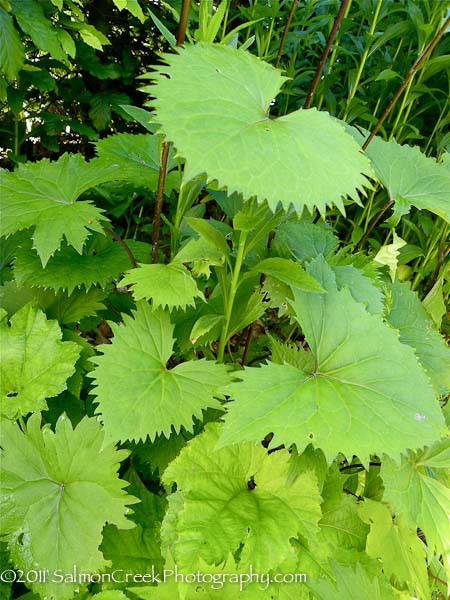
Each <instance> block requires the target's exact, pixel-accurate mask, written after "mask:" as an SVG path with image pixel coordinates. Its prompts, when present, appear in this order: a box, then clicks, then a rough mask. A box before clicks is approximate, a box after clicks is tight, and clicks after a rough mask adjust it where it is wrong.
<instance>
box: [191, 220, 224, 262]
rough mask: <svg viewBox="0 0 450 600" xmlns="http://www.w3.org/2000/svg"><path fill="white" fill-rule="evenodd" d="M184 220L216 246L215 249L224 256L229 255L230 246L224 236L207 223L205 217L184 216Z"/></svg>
mask: <svg viewBox="0 0 450 600" xmlns="http://www.w3.org/2000/svg"><path fill="white" fill-rule="evenodd" d="M184 220H185V221H186V223H187V224H188V225H189V227H192V229H193V230H194V231H195V232H196V233H198V235H199V236H200V237H201V238H203V239H205V240H206V241H207V242H208V243H209V244H211V245H212V246H214V247H215V248H217V250H220V252H222V254H224V256H228V255H229V253H230V248H229V246H228V244H227V242H226V240H225V237H224V236H223V235H222V233H221V232H220V231H218V230H217V229H215V228H214V227H213V226H212V225H211V224H210V223H208V221H206V220H205V219H196V218H194V217H185V219H184Z"/></svg>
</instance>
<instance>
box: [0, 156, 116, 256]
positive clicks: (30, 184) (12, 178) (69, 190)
mask: <svg viewBox="0 0 450 600" xmlns="http://www.w3.org/2000/svg"><path fill="white" fill-rule="evenodd" d="M119 178H120V174H119V172H118V170H117V168H116V167H115V166H114V165H109V166H106V165H104V164H102V163H101V162H99V161H98V160H94V161H91V162H90V163H86V162H85V161H84V159H83V158H82V157H81V155H79V154H70V155H69V154H64V155H63V156H61V158H59V160H58V161H56V162H50V161H49V160H47V159H42V160H41V161H39V162H37V163H26V164H21V165H20V166H19V168H18V169H17V170H16V171H14V172H12V173H11V172H9V171H6V170H2V171H0V186H1V188H2V204H3V214H2V219H1V224H0V234H1V235H5V236H8V235H11V234H12V233H15V232H16V231H20V230H22V229H28V228H29V227H34V231H33V235H32V238H33V240H34V248H35V249H36V250H37V253H38V254H39V257H40V259H41V262H42V265H43V266H44V267H45V265H46V264H47V262H48V259H49V258H50V256H52V255H53V254H54V252H55V250H57V249H58V248H59V247H60V245H61V241H62V238H63V236H64V237H65V238H66V240H67V243H68V244H69V245H71V246H73V247H74V248H75V250H76V251H77V252H78V253H80V254H81V251H82V248H83V244H84V242H85V241H86V239H87V237H88V235H89V230H93V231H99V232H102V231H103V229H102V226H101V221H106V220H107V219H106V217H104V216H103V215H102V210H101V209H99V208H97V207H96V206H94V205H93V204H92V203H91V202H89V201H79V202H76V200H77V198H78V197H79V196H80V195H81V194H82V193H83V192H85V191H86V190H88V189H89V188H92V187H94V186H96V185H99V184H100V183H104V182H106V181H111V180H114V179H119Z"/></svg>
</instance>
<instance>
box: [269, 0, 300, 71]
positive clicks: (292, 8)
mask: <svg viewBox="0 0 450 600" xmlns="http://www.w3.org/2000/svg"><path fill="white" fill-rule="evenodd" d="M297 2H298V0H293V2H292V5H291V10H290V11H289V14H288V18H287V21H286V24H285V26H284V29H283V35H282V36H281V41H280V47H279V48H278V54H277V59H276V61H275V66H276V67H278V66H279V64H280V60H281V55H282V54H283V48H284V44H285V42H286V36H287V32H288V31H289V27H290V25H291V21H292V17H293V16H294V12H295V9H296V8H297Z"/></svg>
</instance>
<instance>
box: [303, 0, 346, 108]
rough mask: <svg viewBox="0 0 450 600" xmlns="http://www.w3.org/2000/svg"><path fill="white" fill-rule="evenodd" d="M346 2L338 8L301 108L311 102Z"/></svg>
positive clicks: (309, 104)
mask: <svg viewBox="0 0 450 600" xmlns="http://www.w3.org/2000/svg"><path fill="white" fill-rule="evenodd" d="M348 3H349V0H342V2H341V7H340V8H339V12H338V14H337V16H336V19H335V21H334V25H333V29H332V30H331V32H330V35H329V36H328V39H327V43H326V45H325V48H324V49H323V52H322V56H321V57H320V61H319V64H318V65H317V69H316V74H315V75H314V79H313V80H312V83H311V87H310V89H309V92H308V96H307V97H306V102H305V105H304V107H303V108H309V107H310V106H311V102H312V99H313V97H314V94H315V91H316V88H317V85H318V83H319V80H320V76H321V75H322V71H323V68H324V66H325V61H326V59H327V56H328V52H329V51H330V48H331V44H332V43H333V41H334V38H335V37H336V34H337V32H338V29H339V26H340V24H341V21H342V18H343V16H344V14H345V11H346V8H347V5H348Z"/></svg>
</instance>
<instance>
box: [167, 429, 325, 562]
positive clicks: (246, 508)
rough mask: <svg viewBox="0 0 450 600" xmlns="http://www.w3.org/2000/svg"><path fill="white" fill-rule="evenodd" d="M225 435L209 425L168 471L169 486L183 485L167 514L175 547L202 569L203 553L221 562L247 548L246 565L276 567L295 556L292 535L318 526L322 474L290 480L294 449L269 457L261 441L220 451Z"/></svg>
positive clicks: (177, 553)
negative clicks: (217, 446)
mask: <svg viewBox="0 0 450 600" xmlns="http://www.w3.org/2000/svg"><path fill="white" fill-rule="evenodd" d="M219 433H220V426H219V425H218V424H209V425H208V426H207V427H206V430H205V432H204V433H203V434H201V435H200V436H197V437H195V438H194V439H193V440H191V441H190V442H188V444H187V446H186V447H185V448H184V449H183V450H182V451H181V453H180V455H179V456H178V457H177V458H176V459H175V460H174V461H173V462H172V463H171V464H170V465H169V467H168V468H167V470H166V471H165V473H164V475H163V481H164V483H165V485H166V486H170V485H171V484H172V482H174V481H175V482H176V483H177V490H178V491H177V495H178V499H179V501H178V502H176V503H175V504H172V505H170V508H169V511H168V514H167V517H166V518H167V519H169V521H170V520H172V526H171V527H168V531H170V532H171V536H170V537H171V540H169V548H170V549H171V551H172V554H173V556H174V559H175V562H176V563H177V564H178V565H184V566H186V567H190V568H191V567H192V568H193V567H196V568H198V567H197V565H198V561H199V560H200V559H202V560H204V561H205V562H206V563H207V564H219V563H220V562H222V561H224V560H226V559H227V557H228V555H229V553H230V552H236V551H237V550H238V549H239V547H240V546H242V550H241V552H240V561H241V562H242V563H243V564H246V565H248V564H252V565H253V567H254V569H255V570H259V571H265V570H268V569H270V568H274V569H275V568H276V567H277V566H279V565H280V564H281V563H282V562H283V561H284V560H285V559H286V558H287V557H289V556H290V555H292V554H293V548H292V546H291V545H290V542H289V540H290V538H291V537H295V536H296V534H298V533H301V534H303V535H305V536H307V537H311V536H314V534H315V532H316V531H317V523H318V520H319V518H320V516H321V511H320V502H321V498H320V494H319V490H318V487H317V479H316V477H315V475H314V473H313V472H312V471H305V472H304V473H302V474H300V475H299V476H298V477H297V479H296V480H295V481H294V482H293V483H292V484H291V485H287V483H286V480H287V475H288V471H289V454H288V453H287V452H277V453H274V454H271V455H269V454H267V451H266V450H265V449H264V448H263V447H262V446H260V445H254V444H236V445H233V446H230V447H228V448H223V449H221V450H218V451H215V450H214V447H215V444H216V442H217V440H218V437H219ZM180 503H181V506H179V504H180ZM174 509H175V512H172V511H173V510H174ZM166 537H167V532H166Z"/></svg>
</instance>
